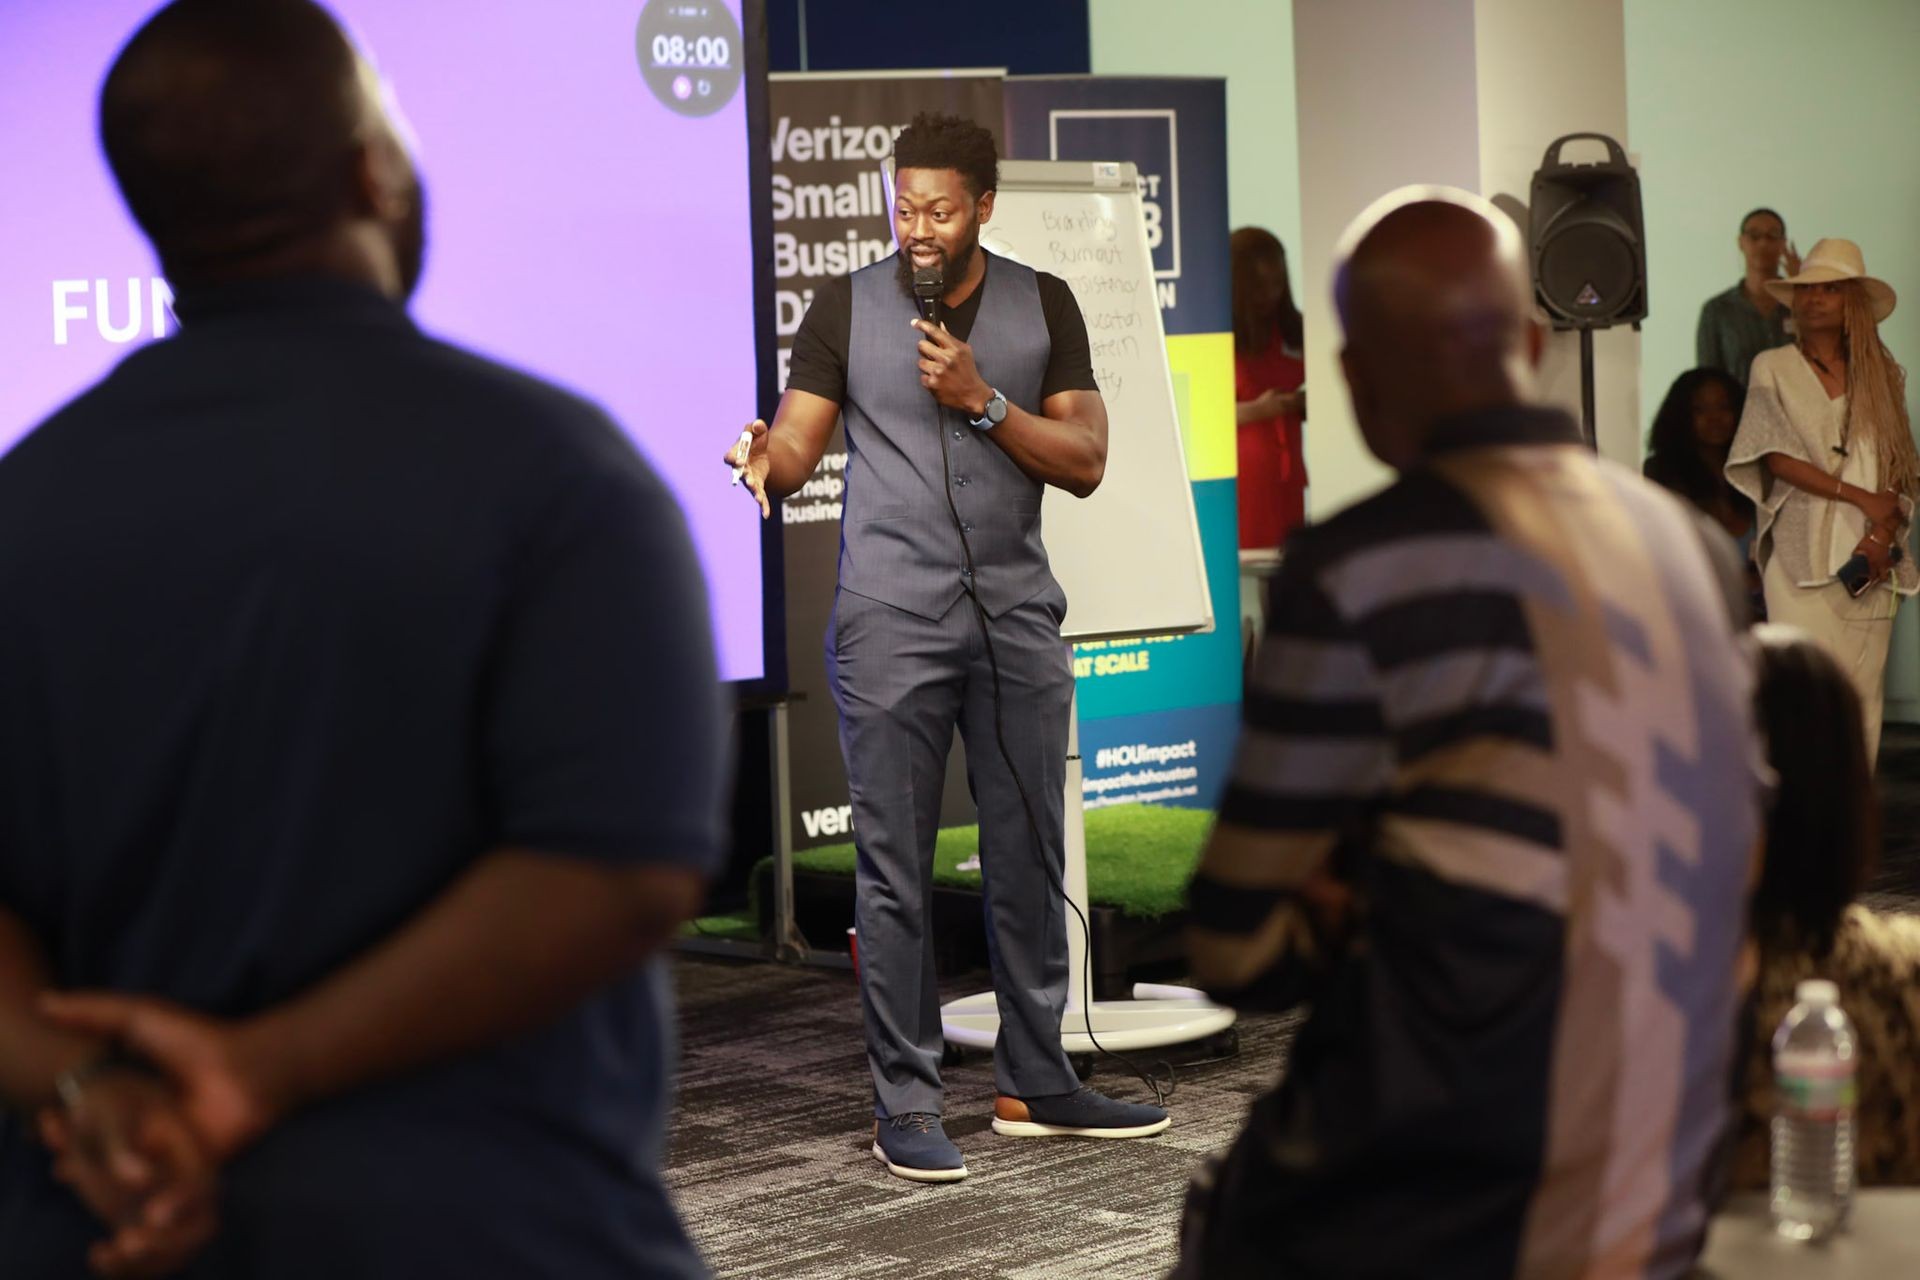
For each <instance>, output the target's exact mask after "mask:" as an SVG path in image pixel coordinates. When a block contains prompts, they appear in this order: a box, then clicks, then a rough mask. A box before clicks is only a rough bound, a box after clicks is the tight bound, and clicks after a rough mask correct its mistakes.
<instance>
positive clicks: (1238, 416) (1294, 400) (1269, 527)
mask: <svg viewBox="0 0 1920 1280" xmlns="http://www.w3.org/2000/svg"><path fill="white" fill-rule="evenodd" d="M1231 243H1232V247H1233V370H1234V377H1233V385H1234V393H1233V395H1234V399H1235V400H1236V401H1238V404H1236V405H1235V414H1234V419H1235V421H1236V422H1237V423H1238V424H1239V454H1240V546H1241V547H1242V548H1243V549H1251V548H1268V547H1277V546H1280V545H1282V544H1283V543H1285V542H1286V540H1287V534H1288V533H1290V532H1292V531H1293V530H1294V529H1295V528H1298V527H1299V526H1300V525H1301V524H1304V523H1305V522H1306V518H1307V460H1306V455H1305V454H1304V453H1303V452H1301V444H1300V424H1301V422H1303V421H1304V420H1305V419H1306V416H1307V412H1306V411H1307V393H1306V391H1305V390H1304V389H1303V388H1302V385H1301V384H1302V383H1304V382H1305V381H1306V378H1307V368H1306V365H1305V364H1304V363H1303V362H1302V356H1301V341H1300V309H1299V308H1298V307H1296V306H1294V305H1293V288H1292V286H1291V285H1290V284H1289V283H1288V280H1287V251H1286V250H1285V249H1284V248H1282V247H1281V244H1280V241H1279V240H1278V239H1277V238H1276V237H1275V236H1274V235H1273V233H1272V232H1270V231H1264V230H1262V229H1261V228H1259V227H1242V228H1240V229H1239V230H1238V231H1236V232H1234V233H1233V240H1232V242H1231Z"/></svg>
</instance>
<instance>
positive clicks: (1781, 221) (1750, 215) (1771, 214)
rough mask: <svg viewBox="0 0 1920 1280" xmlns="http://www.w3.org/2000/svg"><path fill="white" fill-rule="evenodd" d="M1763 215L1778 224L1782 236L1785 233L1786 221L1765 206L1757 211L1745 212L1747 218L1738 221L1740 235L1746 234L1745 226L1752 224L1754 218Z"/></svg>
mask: <svg viewBox="0 0 1920 1280" xmlns="http://www.w3.org/2000/svg"><path fill="white" fill-rule="evenodd" d="M1763 213H1764V214H1766V215H1767V216H1768V217H1769V218H1772V219H1773V220H1774V221H1775V222H1777V223H1779V224H1780V231H1781V233H1782V234H1785V233H1786V230H1787V220H1786V219H1785V218H1783V217H1781V216H1780V215H1779V214H1778V213H1776V212H1775V211H1774V210H1772V209H1769V208H1767V206H1765V205H1761V206H1760V207H1759V208H1758V209H1749V210H1747V216H1746V217H1744V218H1742V219H1740V234H1741V235H1745V234H1746V232H1747V224H1748V223H1749V222H1752V221H1753V220H1754V219H1755V218H1757V217H1759V216H1760V215H1761V214H1763Z"/></svg>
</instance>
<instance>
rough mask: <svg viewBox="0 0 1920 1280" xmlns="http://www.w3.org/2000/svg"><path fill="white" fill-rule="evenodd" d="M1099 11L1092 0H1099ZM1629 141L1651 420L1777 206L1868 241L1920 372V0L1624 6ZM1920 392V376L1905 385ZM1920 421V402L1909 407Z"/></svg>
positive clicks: (1906, 700) (1809, 239)
mask: <svg viewBox="0 0 1920 1280" xmlns="http://www.w3.org/2000/svg"><path fill="white" fill-rule="evenodd" d="M1096 2H1097V0H1096ZM1626 19H1627V115H1628V130H1629V138H1630V142H1629V145H1630V146H1631V148H1632V149H1633V150H1634V151H1636V152H1638V153H1639V158H1640V175H1641V181H1642V191H1643V200H1644V205H1645V213H1646V228H1647V275H1648V279H1649V282H1650V287H1649V294H1648V300H1649V302H1650V303H1651V312H1650V314H1649V316H1648V319H1647V322H1646V326H1645V328H1644V330H1643V332H1642V342H1641V366H1640V385H1641V402H1642V404H1643V405H1644V407H1645V416H1646V417H1647V418H1648V419H1649V420H1650V419H1651V417H1652V414H1653V412H1654V411H1655V410H1656V409H1657V408H1658V407H1659V404H1660V398H1661V397H1662V396H1663V395H1664V394H1665V393H1666V389H1667V387H1668V386H1669V385H1670V384H1671V383H1672V381H1673V379H1674V378H1675V377H1676V376H1677V375H1678V374H1679V373H1680V372H1681V371H1682V370H1685V369H1688V368H1691V367H1692V365H1693V332H1694V322H1695V321H1696V320H1697V319H1698V317H1699V313H1700V304H1701V302H1702V301H1704V300H1705V299H1706V298H1707V297H1709V296H1710V295H1712V294H1714V293H1716V292H1719V291H1720V290H1723V289H1725V288H1727V287H1728V286H1729V285H1731V284H1732V283H1733V282H1734V281H1735V280H1737V279H1738V278H1739V276H1740V269H1741V268H1740V256H1739V252H1738V250H1737V249H1736V248H1735V247H1734V237H1735V235H1736V234H1737V232H1738V230H1739V228H1738V221H1739V218H1740V215H1741V214H1743V213H1745V212H1746V211H1747V210H1748V209H1750V208H1752V207H1754V206H1756V205H1770V206H1772V207H1773V208H1776V209H1778V210H1779V211H1780V212H1781V214H1782V215H1783V216H1784V217H1785V218H1786V220H1787V231H1788V233H1789V235H1791V236H1792V238H1793V240H1794V241H1795V242H1796V243H1797V244H1798V246H1799V248H1800V250H1801V251H1802V252H1805V251H1806V250H1807V249H1808V248H1809V247H1811V246H1812V244H1813V242H1814V241H1815V240H1818V239H1820V238H1821V237H1822V236H1844V237H1846V238H1847V239H1849V240H1856V241H1858V242H1859V243H1860V246H1861V249H1862V250H1863V251H1864V253H1865V255H1866V259H1867V269H1868V270H1869V271H1871V272H1873V273H1874V274H1875V275H1878V276H1881V277H1882V278H1884V279H1886V280H1887V281H1889V282H1890V283H1891V284H1892V285H1893V287H1894V288H1895V289H1897V290H1898V291H1899V292H1900V295H1901V300H1902V304H1901V307H1900V309H1899V310H1898V311H1896V312H1895V313H1894V315H1893V316H1892V318H1890V319H1889V320H1888V321H1887V323H1886V324H1885V325H1883V326H1882V329H1881V332H1882V334H1883V336H1884V337H1885V338H1886V341H1887V345H1888V346H1889V347H1891V348H1892V349H1893V352H1894V354H1895V355H1896V356H1897V357H1899V359H1900V360H1901V362H1902V363H1903V364H1905V365H1906V366H1907V367H1908V368H1909V369H1910V370H1912V369H1916V368H1920V129H1916V128H1915V127H1914V126H1915V123H1916V122H1920V74H1916V72H1915V68H1916V67H1920V3H1916V0H1827V3H1824V4H1817V5H1816V4H1810V3H1807V0H1686V2H1685V3H1676V2H1675V0H1626ZM1908 385H1909V392H1910V395H1912V394H1913V393H1916V392H1920V378H1917V379H1915V380H1911V381H1910V382H1909V384H1908ZM1908 407H1909V410H1910V411H1914V412H1916V413H1920V399H1916V402H1915V403H1913V404H1910V405H1909V406H1908ZM1900 614H1901V617H1900V622H1899V625H1898V627H1897V629H1896V631H1895V633H1894V646H1893V654H1892V656H1891V659H1890V661H1889V664H1888V667H1889V669H1888V677H1887V693H1888V714H1889V715H1890V716H1897V717H1898V718H1901V719H1907V720H1914V719H1920V607H1916V605H1915V604H1913V603H1911V602H1909V603H1908V604H1907V605H1906V606H1905V607H1903V608H1902V609H1901V611H1900Z"/></svg>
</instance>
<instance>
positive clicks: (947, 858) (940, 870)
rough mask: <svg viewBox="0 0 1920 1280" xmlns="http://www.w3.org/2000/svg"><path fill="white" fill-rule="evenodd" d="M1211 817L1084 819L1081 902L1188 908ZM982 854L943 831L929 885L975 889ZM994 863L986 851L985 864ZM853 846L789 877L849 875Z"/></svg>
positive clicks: (800, 856) (1145, 814)
mask: <svg viewBox="0 0 1920 1280" xmlns="http://www.w3.org/2000/svg"><path fill="white" fill-rule="evenodd" d="M1212 822H1213V814H1212V813H1210V812H1208V811H1207V810H1205V809H1164V808H1160V807H1158V806H1155V805H1143V804H1130V805H1115V806H1113V807H1111V808H1107V809H1093V810H1090V811H1088V813H1087V897H1088V898H1090V899H1092V902H1093V905H1094V906H1096V907H1117V908H1118V909H1119V910H1120V911H1121V912H1122V913H1123V914H1125V915H1128V916H1133V917H1137V918H1140V919H1145V920H1154V919H1158V918H1159V917H1161V916H1164V915H1168V914H1171V913H1172V912H1175V911H1178V910H1180V909H1181V908H1182V907H1184V906H1185V905H1186V899H1187V881H1188V880H1189V879H1191V878H1192V876H1193V867H1194V864H1195V863H1196V862H1197V861H1199V858H1200V845H1201V843H1202V842H1203V841H1204V840H1205V839H1206V837H1207V829H1208V827H1209V826H1210V825H1211V824H1212ZM979 851H980V828H978V827H948V828H946V829H944V830H942V831H941V832H940V838H939V840H938V841H937V842H936V844H935V846H934V852H933V882H934V884H935V885H937V886H939V887H941V888H943V889H978V888H979V887H980V873H979V872H978V871H961V870H959V866H960V864H961V863H963V862H966V861H968V860H969V859H971V858H972V857H973V856H974V855H975V854H977V853H978V852H979ZM992 856H993V854H992V851H989V852H988V858H989V859H991V858H992ZM853 864H854V851H853V845H852V844H850V843H849V844H829V845H822V846H820V847H819V848H818V849H807V850H804V851H803V852H800V853H796V854H794V855H793V868H794V870H795V871H812V872H820V873H824V874H827V875H842V876H849V877H851V876H852V875H853Z"/></svg>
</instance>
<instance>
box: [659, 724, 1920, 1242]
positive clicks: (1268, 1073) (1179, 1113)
mask: <svg viewBox="0 0 1920 1280" xmlns="http://www.w3.org/2000/svg"><path fill="white" fill-rule="evenodd" d="M1880 775H1881V788H1882V794H1883V799H1884V803H1885V811H1886V823H1885V848H1884V852H1883V856H1882V860H1881V865H1880V868H1879V870H1878V872H1877V874H1876V875H1875V877H1874V879H1873V880H1872V882H1871V883H1870V884H1869V886H1868V889H1869V892H1868V894H1867V895H1866V898H1867V901H1868V902H1869V903H1870V904H1871V905H1873V906H1874V907H1876V908H1878V909H1880V910H1905V911H1912V910H1915V909H1916V908H1920V729H1916V728H1913V727H1911V726H1890V727H1889V731H1888V738H1887V743H1886V746H1885V749H1884V750H1883V752H1882V756H1881V767H1880ZM677 972H678V976H679V991H680V1002H681V1035H682V1049H681V1074H680V1093H679V1104H678V1106H677V1108H676V1110H675V1115H674V1128H673V1135H672V1146H671V1149H670V1151H669V1153H668V1160H667V1180H668V1185H669V1186H670V1187H671V1188H672V1191H673V1194H674V1196H675V1199H676V1200H677V1202H678V1204H679V1208H680V1212H681V1214H682V1216H683V1217H684V1218H685V1219H686V1221H687V1223H688V1226H689V1227H690V1229H691V1230H692V1232H693V1236H694V1239H695V1241H696V1243H697V1244H698V1245H699V1247H700V1250H701V1252H702V1253H703V1254H704V1255H705V1257H706V1259H707V1263H708V1265H709V1266H711V1267H712V1268H713V1271H714V1274H715V1275H717V1276H720V1277H723V1278H724V1280H735V1278H736V1277H738V1278H740V1280H746V1278H749V1277H751V1278H756V1280H758V1278H765V1280H907V1278H909V1277H912V1278H914V1280H963V1278H964V1280H998V1278H1003V1277H1004V1278H1005V1280H1075V1278H1077V1277H1100V1278H1101V1280H1148V1278H1149V1277H1158V1276H1162V1275H1164V1274H1165V1273H1166V1271H1167V1269H1168V1268H1169V1267H1170V1266H1171V1265H1172V1263H1173V1257H1174V1238H1175V1228H1176V1226H1177V1222H1178V1215H1179V1211H1180V1204H1181V1199H1182V1196H1183V1194H1184V1192H1185V1188H1186V1183H1187V1179H1188V1177H1189V1176H1190V1175H1191V1173H1192V1171H1193V1169H1194V1167H1195V1165H1196V1164H1198V1163H1199V1161H1200V1159H1201V1157H1203V1156H1205V1155H1207V1154H1209V1153H1212V1152H1217V1151H1220V1150H1222V1149H1224V1148H1225V1147H1226V1145H1227V1144H1228V1143H1229V1142H1230V1141H1231V1140H1232V1138H1233V1136H1234V1134H1235V1133H1236V1132H1238V1130H1239V1127H1240V1124H1241V1121H1242V1119H1243V1118H1244V1117H1245V1115H1246V1110H1247V1107H1248V1105H1249V1103H1250V1102H1251V1101H1252V1100H1253V1098H1254V1097H1255V1096H1256V1095H1257V1094H1259V1093H1260V1092H1261V1091H1262V1090H1264V1089H1266V1088H1267V1087H1269V1086H1270V1085H1271V1084H1272V1083H1273V1081H1274V1080H1275V1079H1276V1078H1277V1077H1278V1075H1279V1073H1280V1070H1281V1067H1282V1066H1283V1065H1284V1062H1285V1058H1286V1050H1287V1045H1288V1043H1289V1041H1290V1040H1291V1038H1292V1033H1293V1031H1294V1029H1295V1028H1296V1027H1297V1025H1298V1020H1299V1019H1298V1015H1290V1016H1287V1017H1249V1018H1244V1019H1242V1021H1241V1024H1240V1035H1241V1052H1240V1054H1239V1055H1238V1056H1237V1057H1234V1058H1230V1059H1228V1060H1226V1061H1219V1062H1212V1063H1204V1064H1193V1065H1188V1066H1181V1067H1179V1084H1178V1088H1177V1091H1176V1093H1175V1095H1174V1097H1173V1099H1172V1101H1171V1103H1170V1109H1171V1110H1172V1113H1173V1127H1172V1128H1171V1129H1169V1130H1168V1131H1167V1132H1166V1133H1163V1134H1161V1135H1160V1136H1158V1137H1155V1138H1149V1139H1144V1140H1140V1141H1133V1142H1094V1141H1080V1140H1072V1139H1052V1140H1032V1139H1018V1138H1003V1137H1000V1136H999V1135H997V1134H995V1133H994V1132H993V1131H992V1130H991V1128H989V1126H988V1122H989V1119H990V1110H991V1107H992V1104H993V1068H992V1064H991V1062H990V1061H989V1059H988V1058H987V1056H986V1055H984V1054H977V1055H973V1056H970V1057H968V1058H967V1059H965V1060H964V1061H963V1062H961V1063H960V1064H959V1065H958V1066H955V1067H951V1068H949V1069H948V1070H947V1071H946V1072H945V1079H946V1085H947V1103H946V1127H947V1132H948V1133H949V1134H950V1135H951V1136H952V1137H953V1139H954V1141H955V1142H957V1143H958V1144H959V1146H960V1149H961V1151H962V1152H963V1153H964V1154H965V1155H966V1159H967V1167H968V1169H969V1170H970V1172H971V1176H969V1177H968V1178H967V1179H966V1180H965V1181H964V1182H959V1183H955V1184H950V1185H947V1186H917V1185H913V1184H910V1183H907V1182H904V1181H902V1180H900V1179H898V1178H895V1177H893V1176H891V1175H890V1174H888V1173H887V1172H886V1170H885V1169H883V1168H882V1167H881V1166H880V1164H879V1163H878V1162H877V1161H875V1160H874V1158H873V1157H872V1155H871V1154H869V1148H870V1147H871V1145H872V1118H871V1116H872V1112H871V1105H872V1093H871V1087H870V1084H869V1082H868V1078H867V1073H866V1059H865V1055H864V1050H863V1041H862V1037H861V1030H860V1003H859V993H858V988H857V987H856V985H855V982H854V977H853V975H852V974H851V973H850V972H846V971H838V970H828V969H812V968H801V967H794V966H785V965H769V964H761V963H755V962H738V961H727V960H717V959H709V958H704V957H694V956H682V957H680V959H679V960H678V963H677ZM985 983H986V975H985V974H980V973H975V974H966V975H959V976H957V977H956V978H954V979H953V980H951V981H949V982H948V983H946V984H945V985H944V988H943V998H947V999H951V998H953V997H955V996H960V995H964V994H967V993H969V992H971V991H975V990H981V989H983V988H984V986H985ZM1175 1061H1176V1063H1178V1061H1179V1060H1178V1058H1177V1057H1176V1058H1175ZM1091 1083H1092V1084H1093V1085H1094V1086H1095V1087H1096V1088H1099V1089H1101V1090H1103V1091H1107V1092H1112V1093H1114V1094H1116V1095H1118V1096H1121V1097H1126V1098H1131V1099H1136V1100H1144V1099H1146V1098H1147V1092H1146V1088H1145V1086H1144V1085H1142V1084H1141V1083H1140V1082H1139V1081H1138V1080H1136V1079H1134V1078H1133V1077H1132V1076H1131V1075H1130V1074H1128V1073H1127V1072H1126V1069H1125V1068H1124V1067H1122V1066H1120V1065H1119V1064H1117V1063H1113V1062H1111V1061H1108V1060H1104V1059H1103V1060H1102V1061H1101V1062H1100V1064H1099V1066H1098V1068H1097V1073H1096V1075H1095V1076H1094V1078H1093V1080H1092V1082H1091Z"/></svg>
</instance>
